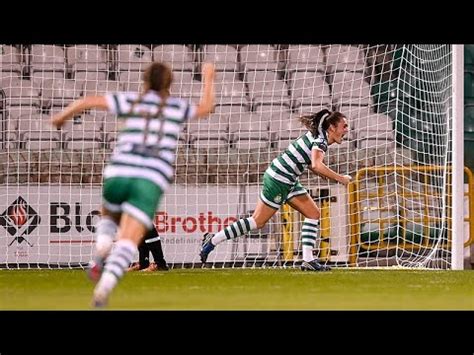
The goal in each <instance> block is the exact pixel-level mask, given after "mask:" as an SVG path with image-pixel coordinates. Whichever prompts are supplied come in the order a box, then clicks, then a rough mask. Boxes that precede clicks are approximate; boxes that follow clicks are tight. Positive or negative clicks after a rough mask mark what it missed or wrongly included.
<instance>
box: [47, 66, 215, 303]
mask: <svg viewBox="0 0 474 355" xmlns="http://www.w3.org/2000/svg"><path fill="white" fill-rule="evenodd" d="M214 73H215V70H214V65H213V64H211V63H205V64H203V70H202V74H203V81H204V82H203V91H202V96H201V101H200V103H199V105H197V106H196V105H193V104H191V103H189V102H188V101H186V100H183V99H180V98H177V97H172V96H170V92H169V89H170V86H171V82H172V80H173V75H172V71H171V68H170V67H169V66H167V65H165V64H163V63H159V62H155V63H152V64H151V65H150V66H149V67H148V68H147V69H146V70H145V72H144V76H143V79H144V85H143V92H141V93H133V92H117V93H107V94H106V95H104V96H94V97H93V96H89V97H84V98H82V99H78V100H76V101H74V102H73V103H71V104H70V105H69V106H68V107H66V109H65V110H64V111H63V112H61V113H59V114H57V115H55V116H54V117H53V118H52V123H53V124H54V125H55V126H57V127H61V126H62V125H63V123H64V122H65V121H66V120H67V119H70V118H71V117H73V116H74V115H75V114H77V113H79V112H82V111H84V110H87V109H91V108H96V109H101V110H108V111H109V112H110V113H113V114H116V115H117V117H118V118H121V119H124V120H125V124H124V128H123V129H122V130H121V131H120V133H119V136H118V139H117V145H116V148H115V150H114V152H113V155H112V157H111V159H110V161H109V163H108V164H107V166H106V167H105V170H104V173H103V176H104V185H103V191H102V197H103V204H102V214H101V219H100V221H99V222H98V224H97V227H96V238H97V239H96V252H95V256H94V260H93V261H92V263H91V267H90V269H89V270H88V273H89V277H90V278H91V279H92V280H93V281H94V282H97V285H96V287H95V289H94V296H93V305H94V306H95V307H103V306H105V305H106V304H107V301H108V298H109V295H110V293H111V292H112V290H113V289H114V287H115V286H116V285H117V283H118V282H119V280H120V279H121V278H122V276H123V275H124V272H125V271H126V269H127V267H128V266H129V265H130V262H131V261H132V258H133V256H134V254H135V251H136V250H137V245H139V244H140V242H141V241H142V238H143V237H144V235H145V233H146V232H147V230H150V229H151V228H153V218H154V215H155V211H156V209H157V207H158V204H159V202H160V200H161V198H162V196H163V194H164V192H165V191H166V189H167V187H168V186H169V185H170V183H171V181H172V179H173V177H174V169H173V163H174V160H175V151H176V147H177V142H178V135H179V132H180V130H181V128H182V126H183V124H184V123H185V122H186V121H187V120H188V119H189V118H193V117H198V118H199V117H205V116H207V115H208V114H209V113H210V112H211V111H212V109H213V107H214ZM118 227H119V228H118ZM117 229H118V235H117V242H116V244H115V248H114V249H113V250H112V252H111V251H110V250H111V247H112V243H113V240H114V235H115V234H116V232H117Z"/></svg>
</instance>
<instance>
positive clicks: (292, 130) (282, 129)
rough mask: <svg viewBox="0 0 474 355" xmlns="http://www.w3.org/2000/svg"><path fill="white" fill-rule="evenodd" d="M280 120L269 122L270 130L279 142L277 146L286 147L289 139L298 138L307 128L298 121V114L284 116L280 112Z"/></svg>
mask: <svg viewBox="0 0 474 355" xmlns="http://www.w3.org/2000/svg"><path fill="white" fill-rule="evenodd" d="M282 115H284V116H283V118H287V119H282V120H272V121H270V123H269V126H270V127H269V128H270V132H272V133H274V134H275V138H276V139H277V141H278V142H279V144H278V146H279V147H280V148H281V147H284V148H286V146H288V143H289V141H291V140H293V139H296V138H298V137H299V136H300V135H301V134H303V133H305V132H307V131H308V130H307V129H306V128H305V127H304V126H303V125H302V124H301V123H300V121H299V116H300V115H291V116H286V115H285V114H284V113H282Z"/></svg>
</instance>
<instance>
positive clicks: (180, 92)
mask: <svg viewBox="0 0 474 355" xmlns="http://www.w3.org/2000/svg"><path fill="white" fill-rule="evenodd" d="M201 87H202V83H201V82H200V81H197V80H195V79H194V77H193V75H192V74H191V73H190V72H173V82H172V83H171V88H170V92H171V95H172V96H178V97H181V98H188V99H200V98H201Z"/></svg>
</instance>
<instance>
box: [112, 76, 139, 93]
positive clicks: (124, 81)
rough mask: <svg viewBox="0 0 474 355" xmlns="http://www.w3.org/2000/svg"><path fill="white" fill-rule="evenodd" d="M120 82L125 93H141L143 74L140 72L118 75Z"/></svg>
mask: <svg viewBox="0 0 474 355" xmlns="http://www.w3.org/2000/svg"><path fill="white" fill-rule="evenodd" d="M118 82H119V85H120V87H121V88H122V89H123V90H124V91H134V92H137V91H141V90H142V82H143V73H142V72H139V71H123V72H119V73H118Z"/></svg>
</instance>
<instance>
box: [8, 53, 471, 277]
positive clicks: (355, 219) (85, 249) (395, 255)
mask: <svg viewBox="0 0 474 355" xmlns="http://www.w3.org/2000/svg"><path fill="white" fill-rule="evenodd" d="M152 61H164V62H167V63H169V64H170V65H171V67H172V69H173V76H174V81H173V84H172V87H171V94H172V95H176V96H179V97H182V98H186V99H188V100H189V101H191V102H194V103H196V104H197V103H198V102H199V99H200V91H201V86H202V81H201V74H200V72H201V66H202V63H204V62H206V61H210V62H213V63H215V66H216V79H215V91H216V95H215V96H216V106H215V109H214V111H213V112H212V113H211V114H210V115H209V117H208V118H207V119H203V120H199V121H190V122H188V123H187V124H186V125H185V127H184V128H183V131H182V132H181V134H180V136H179V142H178V147H177V154H176V160H175V164H174V165H175V171H176V174H175V180H174V183H173V185H172V186H170V188H169V190H168V191H166V194H165V196H164V198H163V200H162V202H161V204H160V206H159V209H158V210H157V212H156V217H155V226H156V229H157V231H158V232H159V234H160V236H161V240H162V244H163V248H164V254H165V258H166V260H167V262H168V263H169V264H170V265H172V266H173V267H175V268H179V267H201V262H200V259H199V249H200V244H201V239H202V235H203V234H204V233H205V232H210V233H215V232H217V231H219V230H220V229H222V228H224V227H226V226H228V225H230V224H232V223H233V222H235V221H236V220H238V219H239V218H242V217H247V216H249V215H251V214H252V213H253V211H254V209H255V206H256V203H257V201H258V199H259V193H260V189H261V187H262V178H263V173H264V172H265V170H266V168H267V167H268V166H269V164H270V163H271V162H272V160H273V159H274V158H275V157H277V156H278V155H279V154H280V153H282V152H283V151H285V149H287V148H288V146H289V144H290V143H291V142H292V141H293V140H295V139H297V138H298V137H299V136H300V135H301V134H302V133H304V132H305V130H304V128H303V127H302V126H301V125H300V124H299V121H298V117H299V116H301V115H302V114H306V113H313V112H317V111H320V110H321V109H323V108H329V109H331V110H338V111H341V112H342V113H343V114H344V115H346V117H347V119H348V123H349V128H350V132H349V134H348V136H347V137H345V139H344V141H343V143H342V144H340V145H338V144H333V145H331V146H330V147H329V149H328V152H327V153H326V156H325V162H326V164H327V165H328V166H329V167H330V168H331V169H334V170H335V171H337V172H339V173H341V174H350V175H351V176H352V177H353V178H354V182H353V183H351V185H350V186H349V188H345V187H344V186H342V185H340V184H336V183H334V182H331V181H326V180H325V179H322V178H321V177H318V176H315V175H314V174H312V173H310V172H304V173H303V174H302V175H301V176H300V182H301V184H302V185H303V186H304V187H305V188H306V189H307V191H308V193H309V194H310V196H311V197H312V198H313V199H314V200H315V202H316V204H317V205H318V206H319V207H320V208H321V209H322V213H321V224H320V225H321V229H322V231H320V233H319V235H318V238H317V243H316V247H315V250H314V255H315V257H317V258H320V259H321V260H322V261H323V262H327V263H328V264H330V265H333V266H335V267H341V268H342V267H361V268H366V267H407V268H428V269H462V268H463V253H464V248H465V247H466V243H467V244H470V243H471V240H472V236H471V238H469V239H466V235H465V232H464V225H465V223H466V222H465V216H464V210H465V209H464V205H465V204H466V201H465V198H464V186H465V185H464V176H463V171H464V163H463V101H462V100H463V46H460V45H442V44H431V45H417V44H410V45H385V44H379V45H362V44H351V45H339V44H332V45H328V44H325V45H295V44H289V45H288V44H277V45H269V44H260V45H256V44H238V45H224V44H219V45H210V44H203V45H201V44H193V45H184V44H176V45H170V44H130V45H125V44H120V45H113V44H109V45H35V44H32V45H19V46H15V45H0V119H1V120H0V122H1V135H0V137H1V150H0V224H1V225H0V267H3V268H18V267H29V268H34V267H54V268H56V267H59V268H71V267H85V266H86V265H87V263H88V262H89V260H90V259H91V257H92V252H93V242H94V240H93V233H94V226H95V224H96V223H97V220H98V216H99V213H100V212H99V211H100V205H101V187H102V170H103V168H104V165H105V164H106V163H107V160H108V159H109V157H110V155H111V153H112V151H113V148H114V146H115V144H116V140H117V134H118V131H119V130H120V129H121V128H122V123H121V122H119V121H118V120H117V118H116V117H115V116H113V115H111V114H108V113H105V112H103V111H94V110H92V111H89V112H85V113H83V114H82V115H78V116H77V117H75V118H74V119H73V120H72V122H70V123H68V124H67V125H66V126H65V127H64V128H63V129H62V130H56V129H53V128H52V127H51V126H50V125H49V121H48V119H49V117H51V115H52V114H54V113H55V112H58V111H59V110H61V109H62V108H64V107H65V106H66V105H67V104H68V103H70V102H71V101H73V100H74V99H76V98H78V97H81V96H84V95H101V94H104V93H105V92H108V91H135V90H140V89H141V80H142V78H141V75H142V73H143V70H144V69H145V67H146V66H147V65H148V64H150V63H151V62H152ZM469 186H470V184H469ZM469 202H471V201H470V200H469ZM469 218H471V219H472V218H473V216H469ZM302 221H303V216H301V214H300V213H298V212H296V211H294V210H292V209H291V208H290V207H289V205H284V206H283V207H282V209H281V211H280V212H278V213H276V214H275V215H274V216H273V217H272V219H271V220H270V221H269V223H268V224H267V225H266V226H265V227H264V228H262V229H261V230H257V231H252V232H250V233H248V234H247V235H244V236H242V237H239V238H236V239H234V240H229V241H226V242H224V243H222V244H220V245H219V246H218V247H216V249H215V250H214V251H213V252H212V253H211V254H210V256H209V259H208V263H207V266H208V267H216V268H217V267H298V266H299V264H300V263H301V260H302V259H301V258H302V251H301V250H302V245H301V227H302Z"/></svg>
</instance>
